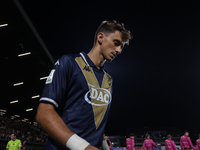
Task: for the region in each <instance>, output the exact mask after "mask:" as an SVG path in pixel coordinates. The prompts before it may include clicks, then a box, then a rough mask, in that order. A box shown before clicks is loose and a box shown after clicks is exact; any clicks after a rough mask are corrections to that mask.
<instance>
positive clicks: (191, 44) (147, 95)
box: [19, 0, 200, 135]
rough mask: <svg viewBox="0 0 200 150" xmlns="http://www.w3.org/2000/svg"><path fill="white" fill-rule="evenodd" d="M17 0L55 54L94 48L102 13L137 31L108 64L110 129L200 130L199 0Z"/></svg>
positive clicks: (117, 131) (113, 132) (112, 132)
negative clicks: (109, 78)
mask: <svg viewBox="0 0 200 150" xmlns="http://www.w3.org/2000/svg"><path fill="white" fill-rule="evenodd" d="M19 2H20V3H21V4H22V6H23V8H24V10H25V11H26V13H27V15H28V16H29V18H30V19H31V21H32V23H33V25H34V26H35V28H36V30H37V31H38V33H39V34H40V36H41V38H42V39H43V41H44V43H45V44H46V46H47V48H48V50H49V51H50V53H51V54H52V56H53V57H54V59H55V60H57V59H59V57H61V56H62V55H63V54H70V53H79V52H80V51H85V52H89V51H90V50H91V49H92V46H93V38H94V33H95V31H96V29H97V27H98V26H99V25H100V23H101V21H103V20H117V21H119V22H120V23H124V24H125V27H126V28H127V29H129V30H130V31H131V33H132V35H133V37H134V38H133V39H132V40H131V41H130V45H129V46H125V48H124V49H123V52H122V54H121V55H120V56H118V57H117V58H116V59H115V60H114V61H113V62H112V63H106V70H107V71H108V72H109V73H110V74H111V75H112V77H113V79H114V87H113V88H114V94H113V101H112V107H111V111H110V116H109V120H108V123H107V127H106V132H107V133H108V134H110V135H124V134H126V129H127V128H141V127H142V128H143V127H145V128H149V129H150V128H155V129H156V128H157V129H159V128H162V127H177V128H179V129H180V130H182V131H184V130H185V129H187V130H189V131H192V132H194V133H196V132H199V123H200V121H199V115H200V109H199V103H200V102H199V99H200V95H199V91H200V79H199V76H200V67H199V66H200V59H199V58H200V42H199V40H200V6H199V2H198V1H188V2H185V1H179V2H178V1H174V2H168V1H140V2H138V1H128V2H126V1H113V2H111V1H106V2H105V1H81V2H79V1H64V0H63V1H61V0H52V1H38V0H29V1H27V0H19ZM49 72H50V70H49Z"/></svg>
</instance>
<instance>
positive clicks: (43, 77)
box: [40, 76, 48, 80]
mask: <svg viewBox="0 0 200 150" xmlns="http://www.w3.org/2000/svg"><path fill="white" fill-rule="evenodd" d="M47 78H48V76H46V77H42V78H40V80H44V79H47Z"/></svg>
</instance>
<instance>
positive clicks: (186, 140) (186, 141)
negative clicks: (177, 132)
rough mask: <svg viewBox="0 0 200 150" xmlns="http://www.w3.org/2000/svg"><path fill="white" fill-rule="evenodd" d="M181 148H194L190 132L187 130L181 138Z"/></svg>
mask: <svg viewBox="0 0 200 150" xmlns="http://www.w3.org/2000/svg"><path fill="white" fill-rule="evenodd" d="M180 145H181V149H182V150H183V149H194V147H193V145H192V142H191V140H190V137H189V132H187V131H185V135H183V136H181V138H180Z"/></svg>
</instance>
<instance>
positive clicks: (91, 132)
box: [36, 21, 131, 150]
mask: <svg viewBox="0 0 200 150" xmlns="http://www.w3.org/2000/svg"><path fill="white" fill-rule="evenodd" d="M130 38H131V35H130V31H128V30H127V29H125V28H124V25H123V24H120V23H117V22H116V21H103V22H102V23H101V25H100V26H99V27H98V29H97V31H96V33H95V38H94V46H93V48H92V50H91V51H90V52H89V53H88V54H86V53H85V52H81V53H79V54H76V55H64V56H62V57H61V58H60V59H59V60H58V61H57V62H56V63H55V65H54V67H53V69H52V70H51V72H50V74H49V77H48V78H47V80H46V83H45V87H44V90H43V93H42V95H41V98H40V104H39V106H38V111H37V115H36V120H37V122H38V123H39V124H40V125H41V126H42V127H43V128H44V129H45V130H46V131H47V133H48V134H49V135H50V136H51V137H50V138H49V139H48V141H47V142H46V145H45V150H61V149H72V150H84V149H86V150H96V149H98V148H100V147H101V146H102V141H103V134H104V129H105V125H106V122H107V119H108V113H109V110H110V106H111V100H112V96H111V95H112V78H111V76H110V75H109V74H108V73H107V72H106V71H105V70H104V63H105V62H106V61H107V62H111V61H112V60H113V59H114V58H115V57H116V56H117V55H118V54H120V53H121V51H122V48H123V46H124V45H125V44H128V42H129V40H130Z"/></svg>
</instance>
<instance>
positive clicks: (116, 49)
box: [101, 31, 123, 62]
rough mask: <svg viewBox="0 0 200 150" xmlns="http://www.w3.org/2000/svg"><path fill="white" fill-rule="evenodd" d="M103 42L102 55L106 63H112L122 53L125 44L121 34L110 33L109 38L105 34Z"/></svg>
mask: <svg viewBox="0 0 200 150" xmlns="http://www.w3.org/2000/svg"><path fill="white" fill-rule="evenodd" d="M102 34H103V33H102ZM101 40H102V42H101V54H102V55H103V57H104V59H105V60H106V61H108V62H111V61H112V60H113V59H114V58H115V57H116V56H117V55H119V54H120V53H121V52H122V48H123V42H122V34H121V32H119V31H115V32H114V33H110V34H109V35H108V36H105V34H103V37H102V39H101Z"/></svg>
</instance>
